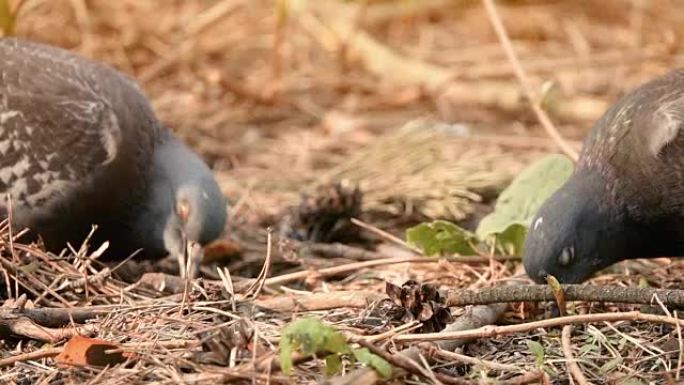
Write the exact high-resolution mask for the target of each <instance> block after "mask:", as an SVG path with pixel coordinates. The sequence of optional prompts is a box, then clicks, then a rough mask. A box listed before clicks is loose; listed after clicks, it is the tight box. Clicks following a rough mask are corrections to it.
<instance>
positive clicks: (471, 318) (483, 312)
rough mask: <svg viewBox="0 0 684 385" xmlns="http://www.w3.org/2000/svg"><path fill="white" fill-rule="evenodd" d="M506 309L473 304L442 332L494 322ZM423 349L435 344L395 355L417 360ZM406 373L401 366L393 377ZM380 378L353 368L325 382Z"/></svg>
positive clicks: (367, 382) (352, 383)
mask: <svg viewBox="0 0 684 385" xmlns="http://www.w3.org/2000/svg"><path fill="white" fill-rule="evenodd" d="M505 309H506V306H505V305H501V304H495V305H489V306H473V307H472V308H470V309H467V310H466V312H465V313H463V315H461V316H460V317H458V319H456V321H454V322H452V323H451V324H449V325H448V326H447V327H446V328H445V329H444V330H443V331H442V333H450V332H456V331H467V330H470V329H474V328H478V327H480V326H483V325H489V324H493V323H495V322H496V321H497V320H498V319H499V317H501V315H502V314H503V313H504V310H505ZM371 338H372V337H371ZM466 342H467V340H466V339H461V340H449V341H439V342H437V343H436V345H437V347H438V348H440V349H443V350H449V351H451V350H454V349H456V348H457V347H459V346H461V345H463V344H465V343H466ZM421 345H422V344H421ZM421 349H434V345H432V344H430V343H426V344H425V345H422V346H413V347H410V348H408V349H406V350H403V351H401V352H398V353H395V354H394V355H401V356H403V357H406V358H408V359H411V360H413V361H416V360H418V357H420V353H421ZM404 375H406V371H405V370H403V369H401V368H394V369H393V371H392V378H398V377H401V376H404ZM380 380H381V379H380V376H379V375H378V374H377V373H376V372H375V371H374V370H373V369H370V368H360V369H356V370H352V371H351V372H349V373H347V374H345V375H344V376H340V377H335V378H332V379H330V380H328V381H327V382H325V383H326V384H329V385H371V384H375V383H377V382H378V381H380Z"/></svg>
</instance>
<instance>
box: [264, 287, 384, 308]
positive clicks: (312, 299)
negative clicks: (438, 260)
mask: <svg viewBox="0 0 684 385" xmlns="http://www.w3.org/2000/svg"><path fill="white" fill-rule="evenodd" d="M383 298H387V296H386V295H384V294H380V293H376V292H372V291H362V290H352V291H333V292H329V293H315V294H312V295H299V296H288V297H285V296H284V295H282V294H280V295H278V296H277V297H274V298H269V299H265V300H256V301H254V304H255V305H256V306H259V307H262V308H265V309H269V310H271V311H279V312H294V311H314V310H329V309H335V308H340V307H354V308H364V307H366V306H368V304H369V303H371V302H374V301H377V300H380V299H383Z"/></svg>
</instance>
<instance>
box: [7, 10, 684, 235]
mask: <svg viewBox="0 0 684 385" xmlns="http://www.w3.org/2000/svg"><path fill="white" fill-rule="evenodd" d="M496 5H497V8H498V11H499V13H500V16H501V19H502V22H503V24H504V27H505V29H506V33H507V34H508V36H509V37H510V39H511V40H512V42H513V47H514V49H515V52H516V54H517V56H518V58H519V60H520V62H521V64H522V67H523V69H524V70H525V72H526V73H527V76H528V78H529V80H530V82H531V85H532V88H533V89H534V90H535V91H536V92H538V93H539V95H542V96H543V103H542V104H543V107H544V108H545V110H546V111H547V112H548V113H549V115H550V116H551V119H552V121H553V122H554V124H555V125H556V127H557V129H558V130H559V131H560V133H561V134H562V135H563V136H564V137H565V139H566V140H568V141H569V142H570V144H571V145H572V146H573V147H574V148H575V149H577V150H579V149H580V148H581V140H582V139H583V137H584V135H585V134H586V133H587V131H588V130H589V129H590V128H591V126H592V124H593V122H594V121H595V120H596V119H597V118H598V117H600V115H601V114H602V113H603V112H604V111H605V109H606V108H607V107H608V106H609V104H611V103H612V102H614V101H615V100H616V99H617V98H618V97H619V96H620V95H621V94H623V93H624V92H625V91H628V90H629V89H631V88H633V87H635V86H637V85H638V84H640V83H642V82H644V81H646V80H647V79H650V78H652V77H654V76H656V75H659V74H662V73H663V72H665V71H668V70H670V69H673V68H675V67H678V66H679V65H681V63H680V62H681V60H682V29H681V25H683V24H682V23H683V22H684V2H681V1H668V0H653V1H646V0H622V1H620V0H611V1H601V2H596V1H512V0H511V1H497V2H496ZM0 26H2V30H3V33H4V34H5V35H9V34H12V35H16V36H20V37H23V38H28V39H33V40H37V41H42V42H46V43H50V44H54V45H58V46H61V47H64V48H67V49H70V50H73V51H76V52H79V53H81V54H82V55H85V56H87V57H91V58H95V59H98V60H101V61H104V62H107V63H109V64H111V65H113V66H114V67H116V68H118V69H119V70H121V71H123V72H125V73H127V74H129V75H131V76H132V77H134V78H135V79H136V80H137V81H138V82H139V83H140V84H141V86H142V87H143V88H144V90H145V91H146V92H147V93H148V95H149V96H150V98H151V99H152V102H153V105H154V107H155V109H156V111H157V113H158V114H159V116H160V118H161V119H162V120H163V121H164V122H165V123H166V124H167V125H168V126H169V127H171V128H172V129H173V130H174V131H176V132H177V133H178V134H179V135H180V136H182V137H183V138H184V139H185V140H187V141H188V142H189V143H190V145H191V146H192V147H193V148H195V149H197V150H198V151H199V152H200V153H201V154H202V156H203V157H204V158H205V159H206V160H207V162H209V164H210V165H211V166H212V167H213V168H214V170H215V171H216V174H217V175H218V178H219V181H220V183H221V186H222V188H223V190H224V192H225V193H226V194H227V196H228V197H229V198H230V200H231V202H232V204H233V206H232V212H231V216H232V219H231V222H230V223H231V224H230V226H231V227H232V228H233V231H232V232H230V237H233V238H235V239H238V241H239V242H242V241H240V229H249V228H257V229H263V228H264V227H265V226H268V225H272V224H273V223H276V222H277V220H276V219H275V218H279V217H281V216H282V215H284V214H283V213H285V212H286V210H287V208H288V207H292V206H296V205H297V204H298V202H300V199H301V198H300V197H301V194H302V193H303V192H306V191H310V190H312V189H315V188H318V187H320V186H321V185H325V184H326V183H329V182H336V181H348V182H351V183H353V184H354V185H358V186H360V189H361V192H362V193H363V213H364V215H372V218H373V219H372V220H373V223H375V224H376V225H378V226H379V227H383V228H386V229H388V230H390V231H393V229H395V230H396V231H397V233H400V231H401V229H402V228H405V227H406V225H407V224H409V223H415V222H417V221H422V220H426V219H435V218H444V219H448V220H453V221H456V222H459V223H461V224H464V225H465V226H467V227H471V228H472V226H473V224H474V223H476V221H477V220H478V218H480V217H481V216H482V214H483V213H486V212H487V211H488V210H489V209H490V207H491V202H492V200H493V199H494V198H495V197H496V194H497V193H498V192H499V191H500V190H501V189H502V188H503V187H505V186H506V184H507V183H508V182H509V181H510V179H511V178H512V176H514V175H515V174H516V173H517V172H518V171H520V170H521V169H522V167H524V166H525V165H526V164H528V163H529V162H531V161H532V160H534V159H535V158H537V157H539V156H540V155H543V154H546V153H550V152H560V150H559V149H558V147H557V146H556V144H555V143H554V141H552V140H550V139H549V138H548V136H547V135H546V133H545V131H544V130H543V129H542V128H541V126H540V125H539V124H538V121H537V119H536V118H535V115H534V114H533V113H532V112H531V109H530V107H529V103H527V102H526V99H525V97H524V94H523V93H522V88H521V87H520V85H519V82H518V81H517V79H516V77H515V76H514V72H513V67H512V66H511V64H510V62H509V60H508V59H507V57H506V55H505V53H504V51H503V49H502V46H501V44H500V41H499V39H498V38H497V35H496V34H495V32H494V29H493V28H492V24H491V22H490V18H489V17H488V14H487V12H486V10H485V8H484V6H483V4H482V2H480V1H465V0H386V1H383V0H366V1H342V0H338V1H330V0H316V1H313V0H309V1H307V0H277V1H265V0H183V1H180V0H175V1H174V0H117V1H109V0H24V1H22V0H3V1H0ZM246 233H247V234H252V233H250V232H249V231H247V232H246ZM261 234H262V235H263V233H261ZM239 242H238V243H239ZM258 243H259V244H261V245H263V242H261V241H260V242H258Z"/></svg>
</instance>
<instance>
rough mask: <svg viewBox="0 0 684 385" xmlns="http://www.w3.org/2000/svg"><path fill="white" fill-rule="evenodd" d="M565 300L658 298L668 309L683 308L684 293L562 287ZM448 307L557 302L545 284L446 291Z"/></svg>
mask: <svg viewBox="0 0 684 385" xmlns="http://www.w3.org/2000/svg"><path fill="white" fill-rule="evenodd" d="M561 287H562V289H563V292H564V293H565V300H566V301H591V302H611V303H629V304H640V305H651V304H652V303H653V300H654V298H656V297H657V298H658V299H659V300H660V301H662V303H663V304H664V305H665V306H671V307H677V308H681V307H684V290H674V289H654V288H648V287H622V286H593V285H587V286H584V285H561ZM443 296H444V298H446V299H445V304H446V305H447V306H465V305H485V304H490V303H504V302H541V301H554V300H555V296H554V294H553V289H551V288H550V287H548V286H543V285H532V286H515V285H513V286H496V287H490V288H482V289H477V290H469V289H451V290H447V291H445V292H443Z"/></svg>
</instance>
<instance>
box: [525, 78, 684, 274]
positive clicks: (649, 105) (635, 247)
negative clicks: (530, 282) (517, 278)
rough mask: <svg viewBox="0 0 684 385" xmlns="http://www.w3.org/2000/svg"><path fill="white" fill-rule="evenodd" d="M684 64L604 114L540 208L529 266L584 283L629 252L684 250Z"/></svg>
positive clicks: (530, 241)
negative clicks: (569, 173) (565, 176)
mask: <svg viewBox="0 0 684 385" xmlns="http://www.w3.org/2000/svg"><path fill="white" fill-rule="evenodd" d="M683 127H684V69H679V70H675V71H671V72H669V73H667V74H664V75H662V76H659V77H657V78H655V79H653V80H651V81H649V82H647V83H645V84H642V85H641V86H640V87H637V88H636V89H634V90H632V91H631V92H629V93H627V94H626V95H625V96H623V97H622V98H621V99H620V100H618V101H617V102H616V103H615V104H614V105H613V106H612V107H611V108H610V109H609V110H608V111H606V113H605V114H604V115H603V117H601V119H599V120H598V121H597V122H596V124H595V125H594V128H593V129H592V131H591V132H590V133H589V135H587V138H586V139H585V141H584V147H583V149H582V154H581V156H580V159H579V162H578V163H577V167H576V168H575V172H574V173H573V175H572V176H571V177H570V179H569V180H568V181H567V182H566V183H565V184H564V185H563V186H562V187H561V188H559V189H558V191H556V192H555V193H554V194H553V195H552V196H551V197H550V198H549V199H548V200H547V201H546V202H545V203H544V204H543V205H542V207H541V208H540V209H539V212H538V213H537V214H536V216H535V218H534V219H533V220H532V226H531V228H530V231H529V234H528V236H527V239H526V243H525V255H524V262H525V269H526V271H527V273H528V275H529V276H530V278H532V279H534V280H535V281H537V282H544V280H545V277H546V276H547V275H553V276H554V277H555V278H557V279H558V280H559V281H560V282H562V283H579V282H583V281H584V280H586V279H587V278H589V277H591V275H593V274H594V273H596V272H598V271H600V270H602V269H603V268H606V267H608V266H610V265H612V264H614V263H616V262H619V261H623V260H626V259H636V258H655V257H667V256H682V255H684V227H682V225H683V224H684V130H683V129H682V128H683Z"/></svg>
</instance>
